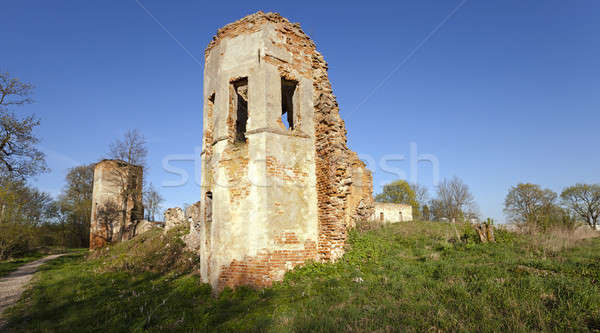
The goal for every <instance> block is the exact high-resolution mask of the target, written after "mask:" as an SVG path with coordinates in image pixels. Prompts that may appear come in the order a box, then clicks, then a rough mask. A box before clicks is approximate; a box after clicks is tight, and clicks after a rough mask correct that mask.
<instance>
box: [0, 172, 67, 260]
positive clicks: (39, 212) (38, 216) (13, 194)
mask: <svg viewBox="0 0 600 333" xmlns="http://www.w3.org/2000/svg"><path fill="white" fill-rule="evenodd" d="M56 218H57V209H56V204H55V202H54V200H53V199H52V197H51V196H50V195H49V194H48V193H44V192H41V191H39V190H37V189H35V188H32V187H29V186H27V184H26V182H25V181H24V180H23V179H22V178H20V177H10V176H7V175H3V176H0V260H3V259H6V258H7V257H14V256H20V255H24V254H26V253H27V252H30V251H31V250H32V249H33V248H34V247H36V246H40V245H52V244H48V243H47V242H45V240H44V239H43V236H44V235H43V234H41V232H40V231H41V229H42V227H44V226H45V225H48V224H50V223H53V222H55V221H56Z"/></svg>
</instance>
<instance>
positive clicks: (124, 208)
mask: <svg viewBox="0 0 600 333" xmlns="http://www.w3.org/2000/svg"><path fill="white" fill-rule="evenodd" d="M143 216H144V208H143V206H142V167H140V166H137V165H132V164H129V163H126V162H123V161H119V160H103V161H101V162H99V163H97V164H96V166H95V168H94V189H93V192H92V218H91V223H90V249H91V250H93V249H97V248H100V247H102V246H104V245H106V244H108V243H115V242H120V241H123V240H128V239H131V238H133V236H135V229H136V226H137V224H138V223H139V221H141V220H142V218H143Z"/></svg>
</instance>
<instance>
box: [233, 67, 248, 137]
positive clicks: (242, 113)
mask: <svg viewBox="0 0 600 333" xmlns="http://www.w3.org/2000/svg"><path fill="white" fill-rule="evenodd" d="M231 87H232V90H233V94H232V96H231V98H232V100H231V102H232V106H233V110H235V111H234V112H235V142H246V124H247V122H248V79H247V78H243V79H239V80H237V81H235V82H232V83H231Z"/></svg>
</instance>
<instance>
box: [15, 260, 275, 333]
mask: <svg viewBox="0 0 600 333" xmlns="http://www.w3.org/2000/svg"><path fill="white" fill-rule="evenodd" d="M261 295H262V296H261ZM264 296H266V294H265V293H262V292H260V291H255V290H252V289H247V288H239V289H238V290H237V291H235V292H233V291H231V290H226V291H224V292H223V293H221V294H220V295H219V296H218V297H213V296H212V295H211V288H210V286H209V285H207V284H202V283H201V282H200V281H199V277H198V276H196V275H190V274H188V275H180V276H174V275H168V274H167V275H160V274H151V273H144V274H135V275H132V274H129V273H125V272H114V273H113V272H108V273H106V272H99V271H98V267H97V266H94V265H91V264H89V263H88V262H86V260H85V257H84V255H83V254H81V253H76V254H69V255H67V256H63V257H60V258H57V259H55V260H53V261H51V262H49V263H48V264H46V265H44V266H43V267H42V268H41V270H40V275H39V279H38V281H37V282H36V284H35V285H34V287H33V288H32V289H30V290H29V291H27V292H26V293H25V295H24V297H23V298H22V300H21V301H20V302H19V303H18V304H17V306H15V307H14V308H12V309H10V310H9V312H8V314H9V316H8V319H9V322H8V325H7V327H6V329H7V330H8V331H28V330H30V329H31V328H32V327H35V328H36V330H40V331H64V332H73V331H80V330H81V331H134V330H147V331H165V330H169V331H209V330H254V329H257V330H261V329H264V328H266V327H268V326H269V325H270V316H268V315H260V316H255V317H254V318H253V319H251V320H248V318H247V317H246V316H247V314H248V313H249V312H253V313H263V314H266V313H268V312H265V311H262V310H261V309H266V308H269V307H270V305H269V298H268V297H264ZM245 317H246V318H245ZM224 323H226V325H224V326H223V324H224Z"/></svg>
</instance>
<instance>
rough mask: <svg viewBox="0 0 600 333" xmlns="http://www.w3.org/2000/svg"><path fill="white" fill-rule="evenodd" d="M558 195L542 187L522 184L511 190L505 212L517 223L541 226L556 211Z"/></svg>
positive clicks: (505, 204)
mask: <svg viewBox="0 0 600 333" xmlns="http://www.w3.org/2000/svg"><path fill="white" fill-rule="evenodd" d="M556 197H557V195H556V193H554V192H553V191H552V190H549V189H542V187H541V186H540V185H536V184H530V183H525V184H524V183H520V184H518V185H517V186H513V187H511V188H510V190H509V192H508V194H507V195H506V199H505V200H504V212H505V214H506V215H507V216H508V217H509V219H511V220H512V221H513V222H515V223H519V224H528V225H532V226H540V225H542V224H543V222H544V220H547V219H548V218H549V217H550V216H551V215H552V213H553V212H554V211H556V210H555V208H556V205H555V204H554V203H555V201H556Z"/></svg>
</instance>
